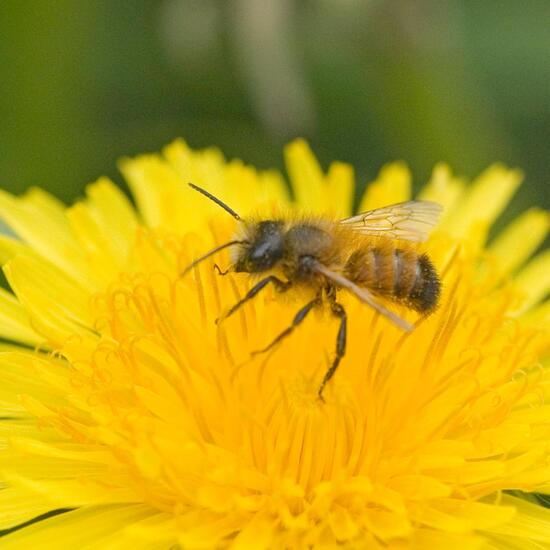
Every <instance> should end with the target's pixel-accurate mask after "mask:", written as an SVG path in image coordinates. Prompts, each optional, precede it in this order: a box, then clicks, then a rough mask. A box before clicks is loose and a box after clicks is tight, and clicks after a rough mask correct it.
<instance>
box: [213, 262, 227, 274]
mask: <svg viewBox="0 0 550 550" xmlns="http://www.w3.org/2000/svg"><path fill="white" fill-rule="evenodd" d="M214 269H215V270H216V271H217V272H218V275H221V276H222V277H223V276H224V275H227V274H228V273H229V271H230V269H229V268H228V269H226V270H225V271H222V270H221V268H220V266H219V265H218V264H214Z"/></svg>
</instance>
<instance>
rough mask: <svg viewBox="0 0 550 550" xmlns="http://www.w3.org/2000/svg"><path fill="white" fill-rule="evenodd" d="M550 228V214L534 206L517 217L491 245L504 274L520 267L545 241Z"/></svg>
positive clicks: (500, 269)
mask: <svg viewBox="0 0 550 550" xmlns="http://www.w3.org/2000/svg"><path fill="white" fill-rule="evenodd" d="M549 229H550V214H549V213H548V212H545V211H544V210H539V209H538V208H532V209H531V210H528V211H527V212H525V213H523V214H522V215H521V216H519V217H518V218H516V219H515V220H514V221H513V222H512V223H511V224H510V225H509V226H508V227H507V228H506V229H505V230H504V231H502V232H501V233H500V234H499V235H498V237H497V238H496V239H495V240H494V242H493V243H492V244H491V246H490V247H489V252H490V254H491V255H492V256H493V257H494V258H495V260H496V262H498V269H499V271H502V273H503V274H504V275H506V274H508V273H511V272H512V271H514V269H516V268H517V267H520V266H521V265H522V264H523V263H524V262H525V261H526V260H527V259H528V258H529V257H530V256H531V255H532V254H533V252H535V250H536V249H537V248H538V247H539V245H540V244H541V243H542V242H543V241H544V239H545V238H546V235H547V234H548V230H549Z"/></svg>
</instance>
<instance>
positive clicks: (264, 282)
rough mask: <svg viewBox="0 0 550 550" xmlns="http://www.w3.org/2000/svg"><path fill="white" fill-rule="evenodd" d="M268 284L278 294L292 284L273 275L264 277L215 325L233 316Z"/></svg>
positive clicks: (217, 320)
mask: <svg viewBox="0 0 550 550" xmlns="http://www.w3.org/2000/svg"><path fill="white" fill-rule="evenodd" d="M269 283H271V284H273V285H275V288H276V289H277V290H278V291H279V292H284V291H285V290H288V289H289V288H290V287H291V286H292V283H291V282H290V281H281V279H278V278H277V277H275V275H269V277H266V278H265V279H262V280H261V281H260V282H259V283H257V284H255V285H254V286H253V287H252V288H251V289H250V290H249V291H248V292H247V293H246V294H245V296H244V298H242V299H241V300H239V301H238V302H237V303H236V304H235V305H233V306H232V307H231V308H229V310H228V311H227V313H225V314H224V315H222V316H221V317H218V318H217V319H216V324H219V323H221V322H222V321H223V320H224V319H227V318H228V317H230V316H231V315H233V313H235V312H236V311H237V310H238V309H239V308H240V307H241V306H243V305H244V304H245V303H246V302H248V300H251V299H252V298H254V296H256V294H258V292H260V290H262V289H264V288H265V287H266V286H267V285H268V284H269Z"/></svg>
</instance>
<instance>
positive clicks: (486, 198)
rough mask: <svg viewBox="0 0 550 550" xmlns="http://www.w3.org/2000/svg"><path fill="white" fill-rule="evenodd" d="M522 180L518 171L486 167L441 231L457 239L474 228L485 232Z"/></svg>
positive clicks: (497, 166) (500, 167)
mask: <svg viewBox="0 0 550 550" xmlns="http://www.w3.org/2000/svg"><path fill="white" fill-rule="evenodd" d="M522 178H523V175H522V173H521V172H520V171H519V170H508V169H507V168H505V167H503V166H501V165H498V164H497V165H494V166H492V167H490V168H488V169H487V170H485V172H483V173H482V174H481V175H480V176H479V177H478V178H477V179H476V180H475V181H474V182H473V183H472V185H471V186H470V188H469V189H468V190H467V192H466V196H465V197H464V198H463V199H462V201H461V202H460V204H459V205H458V207H457V208H455V209H454V210H453V212H452V214H451V215H450V216H449V218H448V219H447V220H446V222H445V224H444V228H445V229H446V230H448V231H450V232H451V233H452V234H454V235H457V236H463V235H467V234H468V233H469V231H470V230H471V229H472V227H476V226H477V227H480V228H481V229H482V230H483V231H484V232H485V231H487V229H488V228H489V227H490V226H491V224H492V223H493V222H494V221H495V219H496V218H497V217H498V216H499V214H500V213H501V212H502V211H503V210H504V208H505V207H506V205H507V204H508V202H509V201H510V199H511V197H512V196H513V194H514V193H515V191H516V189H517V188H518V186H519V184H520V183H521V180H522ZM481 237H482V238H484V235H481Z"/></svg>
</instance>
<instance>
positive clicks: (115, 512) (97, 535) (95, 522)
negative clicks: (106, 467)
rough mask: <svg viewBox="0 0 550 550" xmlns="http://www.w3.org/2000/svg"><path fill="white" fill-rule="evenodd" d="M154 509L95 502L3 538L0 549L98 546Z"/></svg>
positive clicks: (54, 548) (60, 548) (62, 549)
mask: <svg viewBox="0 0 550 550" xmlns="http://www.w3.org/2000/svg"><path fill="white" fill-rule="evenodd" d="M153 513H154V512H153V510H152V509H151V508H149V507H147V506H144V505H137V504H135V505H130V506H114V505H113V506H101V507H99V506H97V507H87V508H82V509H79V510H73V511H71V512H66V513H64V514H61V515H58V516H54V517H52V518H48V519H45V520H42V521H39V522H38V523H34V524H32V525H29V526H28V527H25V529H21V530H19V531H15V532H14V533H11V534H9V535H7V536H5V537H3V538H2V550H12V549H13V550H21V549H22V548H40V549H41V550H66V549H68V548H86V547H89V548H101V547H102V541H104V540H105V539H106V538H107V539H108V538H110V537H111V535H112V534H113V533H114V532H116V531H120V530H123V529H125V528H126V527H128V526H129V525H131V524H132V523H133V522H136V521H139V520H141V519H143V518H145V517H147V516H149V515H152V514H153Z"/></svg>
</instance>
